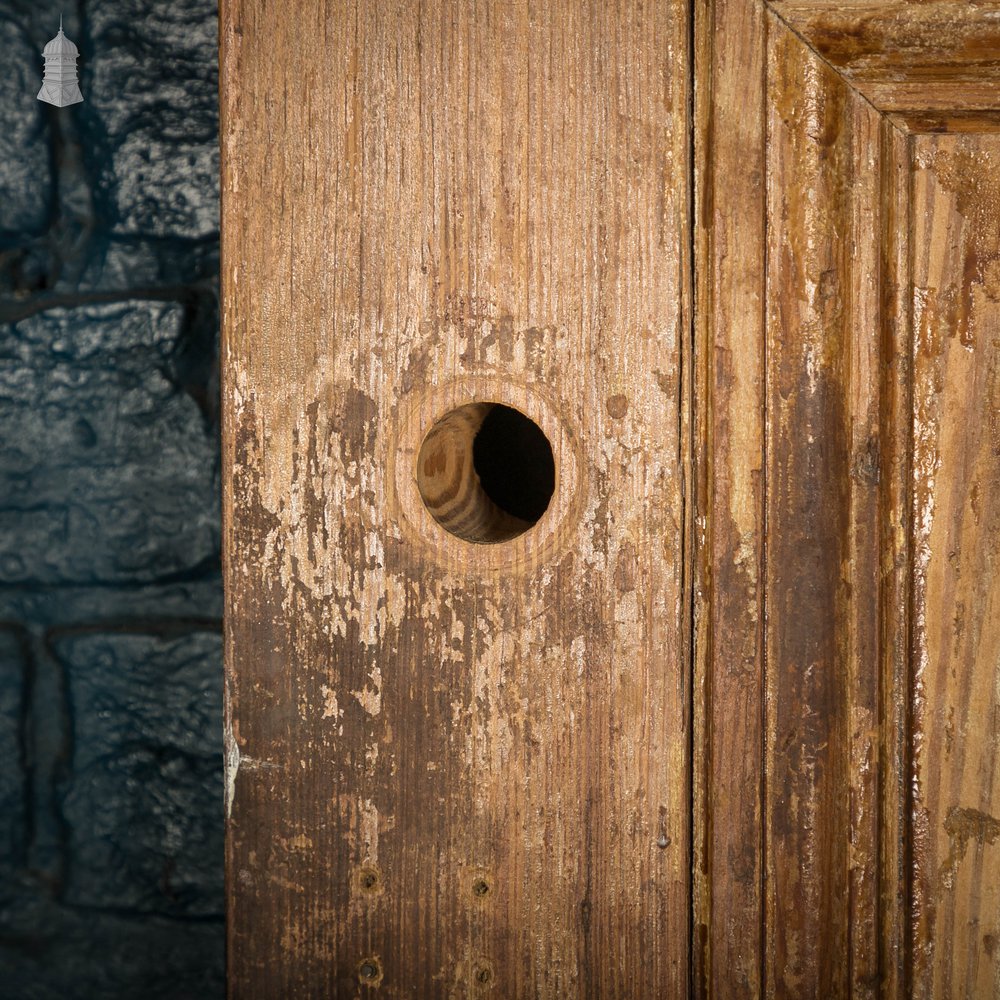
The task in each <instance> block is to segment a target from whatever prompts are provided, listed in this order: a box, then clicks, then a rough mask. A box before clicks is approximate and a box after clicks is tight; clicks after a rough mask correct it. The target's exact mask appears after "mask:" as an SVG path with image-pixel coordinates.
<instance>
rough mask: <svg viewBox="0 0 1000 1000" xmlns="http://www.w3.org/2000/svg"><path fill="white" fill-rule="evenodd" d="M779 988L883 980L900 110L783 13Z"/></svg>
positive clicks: (775, 598) (770, 917) (770, 126)
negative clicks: (886, 463)
mask: <svg viewBox="0 0 1000 1000" xmlns="http://www.w3.org/2000/svg"><path fill="white" fill-rule="evenodd" d="M767 53H768V120H767V136H768V146H767V149H768V164H767V178H768V188H767V220H768V244H767V271H766V273H767V324H768V325H767V333H766V350H767V444H766V454H767V491H766V496H767V542H766V574H765V588H766V609H767V611H766V624H765V636H766V639H765V642H766V647H765V648H766V661H765V663H766V676H765V699H766V713H767V714H766V734H765V770H766V786H765V820H764V822H765V837H766V843H765V878H766V887H765V905H766V940H765V951H766V955H765V960H766V978H767V986H768V990H767V992H768V994H769V995H771V996H778V997H803V996H815V997H846V996H859V997H860V996H865V997H874V996H876V995H878V990H879V962H880V955H879V923H878V898H879V811H878V809H879V806H878V803H879V788H878V781H879V773H880V767H881V759H880V757H881V730H880V686H881V678H880V671H879V660H880V654H879V640H880V636H879V628H878V617H877V608H878V600H879V587H880V558H881V552H880V526H879V521H878V509H879V480H880V466H881V458H880V413H881V400H880V391H881V388H880V386H881V352H882V344H881V336H880V333H879V328H880V315H881V305H882V303H881V286H880V277H879V275H880V260H881V250H880V246H879V232H880V225H879V215H880V205H881V200H882V183H881V182H882V170H881V157H882V155H883V150H882V139H883V133H882V122H881V117H880V116H879V114H878V112H877V111H876V110H875V109H874V108H872V107H871V106H870V105H869V104H868V103H867V101H865V100H864V99H863V98H862V97H860V96H859V95H858V94H856V93H854V92H853V91H852V90H851V88H850V87H848V86H847V84H846V83H845V82H844V81H843V80H842V79H841V78H840V77H838V76H837V74H836V73H834V72H833V71H832V70H831V69H830V67H829V66H827V65H826V64H825V63H824V62H823V61H822V60H820V59H819V58H818V57H817V56H816V55H815V53H813V52H812V51H810V49H809V48H808V47H806V46H805V45H803V44H802V41H801V39H799V38H798V37H796V36H795V35H794V34H793V33H792V32H790V31H789V30H788V29H787V28H786V27H785V26H784V25H783V24H782V23H781V22H780V20H778V19H777V18H774V17H771V18H770V20H769V26H768V47H767Z"/></svg>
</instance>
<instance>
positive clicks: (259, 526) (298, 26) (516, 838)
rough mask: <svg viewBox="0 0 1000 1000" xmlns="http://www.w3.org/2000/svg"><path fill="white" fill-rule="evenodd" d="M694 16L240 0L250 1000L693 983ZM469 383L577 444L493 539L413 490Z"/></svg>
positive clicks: (228, 520) (237, 415) (237, 311)
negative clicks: (437, 431)
mask: <svg viewBox="0 0 1000 1000" xmlns="http://www.w3.org/2000/svg"><path fill="white" fill-rule="evenodd" d="M687 16H688V15H687V11H686V9H685V6H684V5H683V4H682V3H680V2H673V3H658V4H644V3H641V2H639V0H634V2H633V0H613V2H610V3H609V2H607V0H601V2H593V3H590V2H588V3H582V4H581V3H577V2H568V0H567V2H558V3H552V4H548V5H544V6H538V7H533V6H530V5H525V4H514V3H502V2H477V3H467V4H466V3H463V4H454V3H444V2H442V3H433V2H431V3H421V4H415V3H392V4H388V3H385V4H384V3H369V2H357V3H348V2H343V3H334V2H326V3H323V2H320V3H305V2H296V3H291V4H265V3H263V2H261V0H226V2H224V3H223V4H222V15H221V35H222V64H223V83H222V96H223V101H222V110H223V117H222V122H223V125H222V131H223V239H224V257H225V263H224V267H223V270H224V275H223V285H224V287H223V295H224V300H225V315H224V371H225V379H224V392H225V410H226V427H225V468H226V482H227V489H226V507H225V524H226V539H225V549H226V582H227V601H228V604H227V683H228V698H229V709H228V720H229V726H230V731H229V734H228V743H227V746H228V756H229V766H228V784H229V793H228V794H229V802H228V808H229V810H230V818H229V837H228V860H227V863H228V877H229V895H230V906H229V943H230V951H229V956H230V990H231V994H232V995H233V996H235V997H241V998H250V997H261V998H264V997H266V998H269V1000H273V998H275V997H331V996H355V995H361V994H362V993H366V992H367V991H368V990H369V989H370V988H375V987H377V995H379V996H382V997H439V996H442V997H443V996H456V997H457V996H462V997H465V996H478V995H485V994H486V993H487V992H490V991H492V995H494V996H502V997H511V998H514V997H552V998H556V997H565V996H581V997H584V996H586V997H595V998H597V997H602V998H603V997H653V996H656V997H672V996H681V995H683V994H684V993H685V992H686V989H687V982H688V975H689V967H690V963H689V939H690V905H689V900H690V872H691V859H690V815H691V811H690V794H691V790H690V775H691V764H690V739H691V733H690V705H691V677H690V637H689V634H688V633H689V620H690V613H689V608H690V597H689V589H690V574H689V572H688V571H687V569H686V567H688V566H690V562H691V560H690V558H689V557H688V555H687V552H686V550H687V547H688V546H689V544H690V531H689V521H690V517H691V504H690V503H688V502H687V500H686V490H687V489H688V486H687V485H686V483H689V481H690V479H689V474H688V473H687V471H686V469H687V465H688V462H689V454H688V452H689V449H688V445H687V442H688V440H689V438H690V431H689V417H688V409H689V406H688V398H689V389H688V382H689V379H690V363H689V360H690V359H689V357H688V355H689V350H690V335H689V329H690V322H691V318H690V306H689V299H690V296H689V293H688V284H689V281H690V277H689V274H690V264H689V246H690V236H689V233H690V229H689V224H688V219H687V216H688V211H689V209H688V204H689V196H688V177H689V176H690V168H689V163H688V160H689V154H688V148H689V129H688V114H689V113H688V108H689V93H688V76H689V71H688V66H689V56H688V51H687V45H688V22H687ZM474 400H487V401H498V402H503V403H506V404H508V405H510V406H513V407H516V408H519V409H521V410H522V411H524V412H525V413H527V415H528V416H530V417H532V418H533V419H534V420H535V421H536V422H537V423H538V424H539V425H540V426H541V427H542V429H543V430H544V431H545V432H546V434H547V435H548V437H549V440H550V442H551V443H552V445H553V450H554V451H555V454H556V468H557V473H556V475H557V483H556V488H555V496H554V498H553V501H552V505H551V507H550V509H549V511H548V512H547V513H546V514H545V515H544V517H543V518H542V519H541V521H539V523H538V524H537V525H536V526H535V527H534V528H532V529H531V530H529V531H527V532H526V533H525V534H523V535H520V536H519V537H517V538H515V539H513V540H511V541H508V542H505V543H503V544H499V545H477V544H472V543H470V542H465V541H461V540H459V539H457V538H455V537H453V536H452V535H450V534H448V533H447V532H445V530H444V529H443V528H442V527H441V526H440V525H439V524H437V523H436V522H434V521H433V519H432V518H431V516H430V514H429V513H428V512H427V511H426V510H425V509H424V507H423V505H422V503H421V501H420V497H419V494H418V491H417V482H416V479H417V477H416V458H417V453H418V449H419V445H420V442H421V439H422V435H423V434H424V433H425V432H426V430H427V429H428V428H429V427H430V426H431V424H432V423H433V422H434V421H435V420H437V419H438V418H439V417H441V416H443V415H444V414H445V413H446V412H448V411H449V410H450V409H452V408H453V407H455V406H458V405H461V404H464V403H467V402H472V401H474Z"/></svg>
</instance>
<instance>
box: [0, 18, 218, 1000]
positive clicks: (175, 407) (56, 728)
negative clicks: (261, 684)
mask: <svg viewBox="0 0 1000 1000" xmlns="http://www.w3.org/2000/svg"><path fill="white" fill-rule="evenodd" d="M60 12H62V13H63V15H64V27H65V31H66V34H67V36H68V37H69V38H71V39H72V40H73V41H74V42H75V43H76V44H77V46H78V47H79V48H80V52H81V59H80V83H81V88H82V90H83V94H84V98H85V102H84V103H83V104H79V105H76V106H74V107H70V108H62V109H57V108H53V107H50V106H48V105H45V104H42V103H41V102H39V101H37V100H35V94H36V93H37V91H38V88H39V86H40V83H41V69H42V60H41V47H42V45H44V43H45V42H46V41H47V40H48V39H49V38H51V37H52V35H54V34H55V31H56V29H57V28H58V24H59V14H60ZM216 43H217V25H216V6H215V3H214V2H212V0H174V2H168V0H144V2H141V3H140V2H138V0H78V2H76V3H74V4H67V5H65V6H59V5H56V4H54V3H48V2H43V3H41V4H40V3H38V2H37V0H0V984H2V985H0V995H2V996H3V997H5V998H12V1000H16V998H32V1000H35V998H50V997H51V998H59V1000H68V998H87V1000H90V998H113V997H121V998H129V1000H132V998H143V1000H154V998H167V997H171V998H174V997H176V998H199V1000H200V998H206V1000H209V998H213V997H221V996H222V995H223V993H224V987H223V967H224V938H225V933H224V923H223V892H222V848H223V827H222V769H221V750H222V748H221V735H220V734H221V711H222V710H221V686H222V682H221V677H222V662H221V659H222V657H221V646H222V642H221V613H222V609H221V597H222V588H221V579H220V560H219V502H218V498H219V442H218V408H217V396H218V392H217V389H218V387H217V352H218V345H217V341H218V258H219V234H218V228H219V227H218V181H217V171H218V154H217V143H218V112H217V80H218V74H217V55H216Z"/></svg>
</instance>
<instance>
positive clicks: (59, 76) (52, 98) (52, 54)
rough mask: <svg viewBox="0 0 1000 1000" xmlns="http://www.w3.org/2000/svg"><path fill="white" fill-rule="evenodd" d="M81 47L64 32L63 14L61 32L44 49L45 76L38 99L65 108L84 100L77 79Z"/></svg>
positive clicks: (60, 25) (60, 23) (60, 22)
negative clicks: (77, 64)
mask: <svg viewBox="0 0 1000 1000" xmlns="http://www.w3.org/2000/svg"><path fill="white" fill-rule="evenodd" d="M79 54H80V51H79V49H77V47H76V46H75V45H74V44H73V43H72V42H71V41H70V40H69V39H68V38H67V37H66V36H65V35H64V34H63V29H62V16H61V15H60V17H59V34H58V35H56V37H55V38H53V39H52V41H50V42H49V43H48V45H46V46H45V48H44V49H42V55H43V56H44V57H45V76H44V78H43V80H42V89H41V90H40V91H38V99H39V100H40V101H46V102H47V103H49V104H54V105H55V106H56V107H57V108H65V107H66V106H67V105H68V104H79V103H80V102H81V101H82V100H83V94H81V93H80V85H79V84H78V83H77V81H76V58H77V56H78V55H79Z"/></svg>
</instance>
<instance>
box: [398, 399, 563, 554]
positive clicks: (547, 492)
mask: <svg viewBox="0 0 1000 1000" xmlns="http://www.w3.org/2000/svg"><path fill="white" fill-rule="evenodd" d="M417 486H418V488H419V489H420V496H421V498H422V499H423V501H424V505H425V506H426V507H427V509H428V510H429V511H430V513H431V516H432V517H433V518H434V519H435V520H436V521H437V522H438V524H440V525H441V526H442V527H443V528H444V529H445V530H446V531H449V532H451V534H453V535H456V536H457V537H459V538H462V539H464V540H465V541H467V542H476V543H480V544H494V543H496V542H505V541H508V540H509V539H511V538H516V537H517V536H518V535H520V534H522V533H523V532H525V531H527V530H528V529H529V528H530V527H531V526H532V525H534V524H536V523H537V522H538V521H539V519H540V518H541V516H542V515H543V514H544V513H545V511H546V510H547V509H548V506H549V503H550V501H551V500H552V494H553V492H554V490H555V459H554V458H553V455H552V446H551V444H549V440H548V438H547V437H546V436H545V433H544V432H543V431H542V429H541V428H540V427H539V426H538V424H536V423H535V422H534V421H533V420H531V419H530V418H529V417H527V416H525V415H524V414H523V413H521V411H520V410H515V409H514V408H513V407H510V406H504V405H502V404H500V403H469V404H467V405H465V406H460V407H458V408H457V409H454V410H452V411H451V412H449V413H446V414H445V415H444V416H443V417H441V419H440V420H438V421H437V422H436V423H435V424H434V425H433V426H432V427H431V429H430V430H429V431H428V433H427V436H426V437H425V438H424V441H423V444H422V445H421V446H420V453H419V455H418V457H417Z"/></svg>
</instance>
